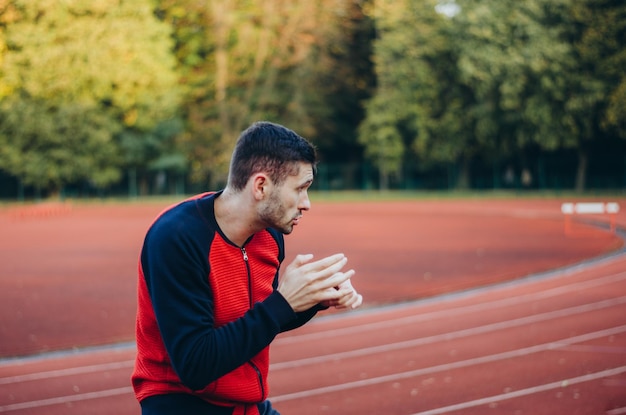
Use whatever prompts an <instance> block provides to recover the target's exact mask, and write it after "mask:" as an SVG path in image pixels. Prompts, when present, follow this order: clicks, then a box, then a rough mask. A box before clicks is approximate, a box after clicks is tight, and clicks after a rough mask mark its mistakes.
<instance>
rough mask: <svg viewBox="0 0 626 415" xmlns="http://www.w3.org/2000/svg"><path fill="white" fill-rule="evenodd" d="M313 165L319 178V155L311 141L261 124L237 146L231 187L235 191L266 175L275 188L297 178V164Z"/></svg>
mask: <svg viewBox="0 0 626 415" xmlns="http://www.w3.org/2000/svg"><path fill="white" fill-rule="evenodd" d="M298 162H305V163H310V164H311V166H312V167H313V176H315V175H316V174H317V154H316V151H315V147H314V146H313V144H311V143H310V142H309V141H308V140H306V139H304V138H302V137H300V136H299V135H298V134H296V133H295V132H293V131H291V130H290V129H288V128H286V127H283V126H282V125H279V124H274V123H271V122H268V121H259V122H255V123H254V124H252V125H251V126H250V127H248V128H247V129H246V130H244V131H243V132H242V133H241V135H240V136H239V138H238V139H237V144H235V150H234V151H233V156H232V159H231V161H230V171H229V174H228V183H229V186H231V187H232V188H233V189H235V190H241V189H243V188H244V187H245V186H246V183H247V182H248V179H249V178H250V176H252V175H253V174H255V173H259V172H266V173H267V174H268V175H269V177H270V179H271V180H272V181H273V182H275V183H276V184H281V183H282V182H283V181H284V180H285V179H286V178H287V176H288V175H293V174H297V173H298V171H297V166H296V163H298Z"/></svg>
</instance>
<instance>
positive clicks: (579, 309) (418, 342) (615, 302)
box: [270, 296, 626, 371]
mask: <svg viewBox="0 0 626 415" xmlns="http://www.w3.org/2000/svg"><path fill="white" fill-rule="evenodd" d="M623 304H626V296H623V297H618V298H614V299H609V300H603V301H598V302H596V303H590V304H584V305H579V306H576V307H570V308H564V309H562V310H555V311H549V312H546V313H542V314H536V315H534V316H528V317H521V318H517V319H513V320H506V321H501V322H497V323H491V324H486V325H483V326H477V327H472V328H468V329H463V330H457V331H453V332H448V333H441V334H436V335H433V336H428V337H420V338H417V339H411V340H406V341H401V342H396V343H387V344H383V345H380V346H372V347H364V348H361V349H353V350H349V351H346V352H339V353H333V354H328V355H320V356H313V357H307V358H303V359H298V360H291V361H286V362H279V363H272V364H271V365H270V369H271V370H272V371H276V370H284V369H291V368H295V367H300V366H305V365H312V364H319V363H324V362H330V361H337V360H341V359H348V358H353V357H362V356H366V355H371V354H375V353H388V352H390V351H394V350H401V349H407V348H410V347H415V346H423V345H426V344H432V343H437V342H442V341H449V340H454V339H460V338H463V337H469V336H475V335H478V334H486V333H490V332H494V331H497V330H502V329H509V328H513V327H519V326H523V325H526V324H533V323H537V322H541V321H547V320H552V319H556V318H561V317H570V316H573V315H576V314H581V313H588V312H591V311H597V310H601V309H605V308H609V307H615V306H619V305H623Z"/></svg>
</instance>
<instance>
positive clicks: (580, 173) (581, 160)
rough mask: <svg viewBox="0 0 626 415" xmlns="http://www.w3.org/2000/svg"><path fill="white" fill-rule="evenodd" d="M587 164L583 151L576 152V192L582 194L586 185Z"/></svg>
mask: <svg viewBox="0 0 626 415" xmlns="http://www.w3.org/2000/svg"><path fill="white" fill-rule="evenodd" d="M587 162H588V156H587V153H585V151H584V150H582V149H580V150H579V151H578V169H577V171H576V191H577V192H579V193H580V192H583V191H584V190H585V187H586V185H587V183H586V177H587Z"/></svg>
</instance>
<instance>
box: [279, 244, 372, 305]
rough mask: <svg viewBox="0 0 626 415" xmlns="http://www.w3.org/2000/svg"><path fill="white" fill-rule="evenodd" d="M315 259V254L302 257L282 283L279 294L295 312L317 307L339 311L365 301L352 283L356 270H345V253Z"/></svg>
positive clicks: (284, 276)
mask: <svg viewBox="0 0 626 415" xmlns="http://www.w3.org/2000/svg"><path fill="white" fill-rule="evenodd" d="M312 259H313V255H311V254H307V255H298V256H297V257H296V258H295V259H294V260H293V262H291V264H289V265H288V266H287V268H286V269H285V272H284V274H283V275H282V277H281V278H280V281H279V282H278V291H279V292H280V293H281V294H282V295H283V297H285V299H286V300H287V302H288V303H289V305H291V308H293V310H294V311H296V312H300V311H305V310H308V309H309V308H311V307H313V306H314V305H316V304H323V305H325V306H332V307H338V308H347V307H351V308H356V307H358V306H359V305H361V303H362V301H363V299H362V297H361V296H360V295H359V294H357V293H356V291H355V290H354V288H353V287H352V284H351V283H350V278H352V276H353V275H354V270H348V271H345V272H342V271H341V270H342V269H343V267H344V266H345V265H346V263H347V262H348V260H347V258H346V257H345V256H344V255H343V254H335V255H331V256H328V257H326V258H322V259H319V260H317V261H313V262H312V261H311V260H312Z"/></svg>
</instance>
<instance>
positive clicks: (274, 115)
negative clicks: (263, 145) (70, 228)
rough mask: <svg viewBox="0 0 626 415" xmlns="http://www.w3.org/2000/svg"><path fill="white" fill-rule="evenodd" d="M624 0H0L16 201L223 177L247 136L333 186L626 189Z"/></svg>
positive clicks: (5, 131)
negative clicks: (265, 126) (248, 132)
mask: <svg viewBox="0 0 626 415" xmlns="http://www.w3.org/2000/svg"><path fill="white" fill-rule="evenodd" d="M624 68H626V3H625V2H624V1H622V0H524V1H519V0H449V1H448V0H439V1H437V0H310V1H306V2H303V1H298V0H263V1H244V0H233V1H228V2H225V1H219V0H207V1H197V0H132V1H129V0H0V199H3V200H18V201H23V200H41V199H46V198H57V199H63V198H68V197H72V198H74V197H75V198H82V197H106V196H123V197H126V196H128V197H137V196H146V195H161V194H184V193H193V192H196V191H203V190H207V189H217V188H220V187H221V186H223V185H224V183H225V178H226V171H227V162H228V160H229V157H230V152H231V150H232V147H233V145H234V142H235V140H236V138H237V136H238V135H239V133H240V132H241V131H242V130H243V129H244V128H246V127H247V126H248V125H249V124H250V123H251V122H254V121H256V120H261V119H263V120H270V121H274V122H279V123H282V124H284V125H286V126H287V127H289V128H291V129H293V130H295V131H296V132H298V133H299V134H301V135H303V136H305V137H307V138H309V139H310V140H311V141H313V142H314V143H315V144H316V146H317V147H318V149H319V153H320V157H321V161H322V162H321V164H320V174H319V177H318V180H317V181H316V183H315V189H318V190H343V189H357V190H358V189H383V190H384V189H435V190H446V189H516V190H520V191H525V190H543V189H548V190H563V189H566V190H573V191H577V192H583V191H585V190H610V191H615V190H617V191H619V192H623V191H624V189H625V188H626V140H625V139H626V116H625V115H626V114H625V113H626V75H625V71H624Z"/></svg>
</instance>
